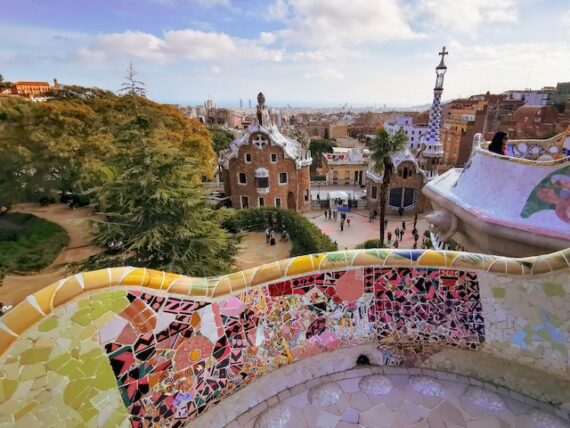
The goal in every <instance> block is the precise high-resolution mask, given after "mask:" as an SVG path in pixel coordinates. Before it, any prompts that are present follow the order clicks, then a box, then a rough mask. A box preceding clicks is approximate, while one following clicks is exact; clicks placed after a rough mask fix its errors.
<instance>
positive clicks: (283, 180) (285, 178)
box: [279, 172, 289, 184]
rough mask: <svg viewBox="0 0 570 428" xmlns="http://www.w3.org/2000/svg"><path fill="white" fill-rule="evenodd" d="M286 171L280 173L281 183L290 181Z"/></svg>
mask: <svg viewBox="0 0 570 428" xmlns="http://www.w3.org/2000/svg"><path fill="white" fill-rule="evenodd" d="M288 178H289V177H287V173H286V172H280V173H279V184H287V183H288V182H289V180H288Z"/></svg>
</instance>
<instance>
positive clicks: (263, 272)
mask: <svg viewBox="0 0 570 428" xmlns="http://www.w3.org/2000/svg"><path fill="white" fill-rule="evenodd" d="M282 275H283V273H282V272H281V267H280V266H279V264H278V263H268V264H265V265H262V266H260V267H259V269H258V270H257V272H256V273H255V276H254V277H253V280H252V281H251V285H260V284H264V283H266V282H269V281H273V280H276V279H278V278H280V277H281V276H282Z"/></svg>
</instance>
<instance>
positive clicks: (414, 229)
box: [384, 214, 423, 249]
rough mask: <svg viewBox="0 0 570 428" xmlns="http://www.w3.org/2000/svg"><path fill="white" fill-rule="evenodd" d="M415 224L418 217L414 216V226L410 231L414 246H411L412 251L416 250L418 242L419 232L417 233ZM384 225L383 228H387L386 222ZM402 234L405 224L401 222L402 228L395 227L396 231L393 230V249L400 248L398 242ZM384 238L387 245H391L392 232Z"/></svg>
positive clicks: (404, 230) (404, 231)
mask: <svg viewBox="0 0 570 428" xmlns="http://www.w3.org/2000/svg"><path fill="white" fill-rule="evenodd" d="M417 224H418V215H417V214H416V215H415V216H414V226H413V229H412V230H411V233H412V236H413V237H414V245H413V248H414V249H416V248H418V240H419V239H420V232H419V231H418V228H417ZM384 225H385V227H388V220H385V223H384ZM404 233H406V222H405V221H402V227H401V228H400V227H396V229H395V230H394V235H396V239H395V240H394V244H393V247H394V248H398V247H399V246H400V241H401V240H402V238H403V237H404ZM386 237H387V240H388V245H392V232H388V233H387V234H386ZM422 248H423V246H422Z"/></svg>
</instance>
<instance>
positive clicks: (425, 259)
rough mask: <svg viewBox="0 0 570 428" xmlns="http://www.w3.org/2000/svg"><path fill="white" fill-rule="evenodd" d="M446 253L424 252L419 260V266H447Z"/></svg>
mask: <svg viewBox="0 0 570 428" xmlns="http://www.w3.org/2000/svg"><path fill="white" fill-rule="evenodd" d="M446 262H447V260H446V257H445V253H443V252H442V251H429V250H428V251H424V253H423V254H422V255H421V256H420V257H419V258H418V261H417V265H418V266H443V267H446V266H447V263H446Z"/></svg>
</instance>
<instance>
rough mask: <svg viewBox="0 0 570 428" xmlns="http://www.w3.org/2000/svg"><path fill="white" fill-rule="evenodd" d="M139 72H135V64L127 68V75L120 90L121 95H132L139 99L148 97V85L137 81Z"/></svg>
mask: <svg viewBox="0 0 570 428" xmlns="http://www.w3.org/2000/svg"><path fill="white" fill-rule="evenodd" d="M137 74H138V71H136V70H135V67H134V66H133V62H132V61H131V62H130V63H129V68H127V75H126V76H125V81H124V82H123V83H122V85H121V89H119V93H120V94H122V95H132V96H137V97H146V85H145V84H144V82H142V81H140V80H137V78H136V75H137Z"/></svg>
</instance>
